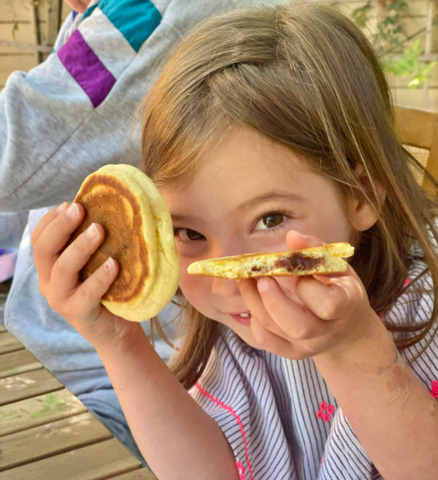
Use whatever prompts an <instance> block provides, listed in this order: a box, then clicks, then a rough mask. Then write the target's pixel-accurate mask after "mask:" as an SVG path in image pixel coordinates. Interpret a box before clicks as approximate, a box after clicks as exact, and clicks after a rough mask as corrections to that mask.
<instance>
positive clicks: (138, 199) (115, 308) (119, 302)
mask: <svg viewBox="0 0 438 480" xmlns="http://www.w3.org/2000/svg"><path fill="white" fill-rule="evenodd" d="M74 201H75V202H76V203H79V204H81V205H82V206H83V207H84V209H85V212H86V215H85V218H84V221H83V222H82V224H81V225H80V226H79V228H78V229H77V230H76V231H75V232H74V234H73V235H72V238H71V240H70V241H73V240H74V239H75V238H77V237H78V235H80V234H81V233H82V232H83V231H85V230H86V229H87V228H88V226H89V225H91V224H92V223H99V224H100V225H102V227H103V228H104V229H105V233H106V236H105V240H104V242H103V243H102V245H101V246H100V247H99V248H98V250H97V251H96V252H95V253H94V254H93V255H92V256H91V258H90V260H89V261H88V263H87V264H86V265H85V266H84V268H83V269H82V270H81V272H80V278H81V280H82V281H85V280H86V279H87V278H88V277H89V276H90V275H91V274H92V273H93V272H94V271H95V270H96V269H97V268H99V267H100V266H101V265H102V264H103V263H104V262H105V261H106V260H107V259H108V257H112V258H114V259H115V260H117V261H118V262H119V264H120V272H119V274H118V276H117V278H116V279H115V281H114V283H113V284H112V285H111V286H110V288H109V290H108V291H107V292H106V294H105V295H104V296H103V298H102V304H103V305H105V307H106V308H108V310H109V311H110V312H112V313H114V314H116V315H119V316H121V317H123V318H126V319H127V320H131V321H143V320H147V319H149V318H152V317H154V316H155V315H157V314H158V313H159V312H160V311H161V310H162V309H163V308H164V307H165V306H166V305H167V304H168V303H169V302H170V300H171V299H172V297H173V295H174V294H175V292H176V290H177V288H178V284H179V276H180V264H179V257H178V254H177V251H176V247H175V240H174V234H173V226H172V220H171V217H170V213H169V211H168V209H167V206H166V204H165V203H164V200H163V199H162V197H161V195H160V193H159V192H158V190H157V188H156V187H155V185H154V183H153V182H152V181H151V180H150V179H149V178H148V177H147V176H146V175H145V174H144V173H143V172H141V171H140V170H139V169H137V168H135V167H132V166H130V165H106V166H105V167H102V168H100V169H99V170H97V171H96V172H94V173H93V174H91V175H89V176H88V177H87V178H86V179H85V181H84V183H83V184H82V186H81V188H80V190H79V192H78V194H77V196H76V198H75V200H74Z"/></svg>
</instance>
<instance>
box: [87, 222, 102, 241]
mask: <svg viewBox="0 0 438 480" xmlns="http://www.w3.org/2000/svg"><path fill="white" fill-rule="evenodd" d="M98 233H99V232H98V231H97V228H96V224H95V223H92V224H91V225H90V226H89V227H88V228H87V230H85V235H87V237H88V238H93V237H95V236H96V235H97V234H98Z"/></svg>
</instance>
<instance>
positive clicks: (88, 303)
mask: <svg viewBox="0 0 438 480" xmlns="http://www.w3.org/2000/svg"><path fill="white" fill-rule="evenodd" d="M118 273H119V264H118V263H117V261H116V260H114V259H112V258H111V257H110V258H108V260H106V262H105V263H104V264H103V265H101V266H100V267H99V268H98V269H97V270H96V271H95V272H94V273H93V275H91V276H90V277H88V278H87V280H85V282H83V283H82V284H81V285H80V286H79V288H78V289H77V291H76V293H75V294H74V295H73V297H72V301H73V302H74V303H76V304H78V305H82V306H83V308H84V311H83V312H82V313H81V316H82V318H83V319H84V320H87V321H89V322H94V321H96V320H97V318H98V316H99V313H100V309H101V308H102V307H101V305H100V301H101V299H102V297H103V296H104V295H105V293H106V292H107V291H108V289H109V287H110V286H111V284H112V283H113V282H114V280H115V279H116V277H117V274H118Z"/></svg>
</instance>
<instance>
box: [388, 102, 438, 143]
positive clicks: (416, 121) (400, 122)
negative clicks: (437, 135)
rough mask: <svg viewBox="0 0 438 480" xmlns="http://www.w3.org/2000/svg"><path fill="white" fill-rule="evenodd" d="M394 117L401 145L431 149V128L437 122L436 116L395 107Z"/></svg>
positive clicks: (437, 115)
mask: <svg viewBox="0 0 438 480" xmlns="http://www.w3.org/2000/svg"><path fill="white" fill-rule="evenodd" d="M395 117H396V124H397V126H398V128H399V130H400V133H401V137H402V141H403V143H406V144H407V145H413V146H415V147H421V148H431V146H432V138H433V128H434V125H435V123H437V122H438V114H436V113H432V112H426V111H424V110H416V109H414V108H406V107H395Z"/></svg>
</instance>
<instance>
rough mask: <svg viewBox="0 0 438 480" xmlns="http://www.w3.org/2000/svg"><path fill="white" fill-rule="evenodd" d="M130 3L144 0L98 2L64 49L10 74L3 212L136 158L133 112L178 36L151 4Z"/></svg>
mask: <svg viewBox="0 0 438 480" xmlns="http://www.w3.org/2000/svg"><path fill="white" fill-rule="evenodd" d="M129 3H132V4H133V5H135V4H137V5H139V2H126V1H112V2H111V1H107V2H99V5H100V4H102V9H101V8H99V7H98V6H96V5H95V6H94V7H93V8H92V9H91V10H92V11H91V12H88V14H87V13H86V14H85V15H84V18H83V20H82V22H81V23H80V24H79V27H78V28H77V29H76V30H74V32H73V33H72V34H71V35H70V37H69V39H68V41H67V43H66V44H65V45H64V46H63V47H62V48H61V49H60V50H59V51H58V52H56V53H52V54H51V55H50V56H49V58H48V59H47V60H46V61H45V62H44V63H43V64H41V65H39V66H38V67H36V68H34V69H33V70H31V71H30V72H29V73H27V74H25V73H23V72H14V73H13V74H12V75H11V76H10V77H9V79H8V81H7V84H6V86H5V88H4V90H3V91H2V93H1V94H0V211H4V212H13V211H20V210H28V209H31V208H39V207H44V206H49V205H53V204H58V203H61V202H62V201H64V200H70V199H72V198H74V195H75V193H76V192H77V190H78V189H79V187H80V185H81V183H82V181H83V180H84V178H85V177H86V176H87V175H88V174H90V173H91V172H93V171H95V170H96V169H98V168H100V167H101V166H103V165H104V164H108V163H119V162H120V161H122V162H123V163H130V164H134V165H139V164H140V158H141V155H140V150H141V149H140V135H139V132H138V131H137V130H134V129H133V118H134V117H135V112H136V109H137V108H138V106H139V104H140V102H141V100H142V98H143V96H144V94H145V93H146V92H147V90H148V89H149V87H150V85H151V83H152V80H153V78H152V77H153V75H152V72H153V70H154V67H155V66H156V64H157V62H158V61H159V60H160V58H161V56H162V55H163V53H164V52H167V51H168V49H169V48H170V47H171V46H172V45H173V44H174V43H175V41H176V40H177V39H178V36H177V34H176V33H175V32H173V31H172V30H171V29H169V27H167V26H166V25H164V24H161V15H160V13H159V12H158V10H156V8H155V7H154V6H153V4H152V3H151V2H147V5H149V4H150V6H151V7H150V8H149V9H147V8H142V9H141V10H140V11H137V10H138V9H137V10H136V9H135V8H134V7H133V8H132V9H131V10H130V11H125V10H123V9H122V7H126V4H129ZM140 3H141V2H140ZM128 6H129V5H128ZM125 9H126V8H125Z"/></svg>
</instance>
